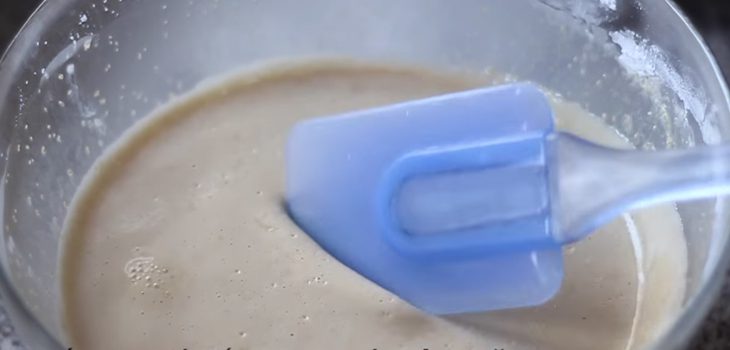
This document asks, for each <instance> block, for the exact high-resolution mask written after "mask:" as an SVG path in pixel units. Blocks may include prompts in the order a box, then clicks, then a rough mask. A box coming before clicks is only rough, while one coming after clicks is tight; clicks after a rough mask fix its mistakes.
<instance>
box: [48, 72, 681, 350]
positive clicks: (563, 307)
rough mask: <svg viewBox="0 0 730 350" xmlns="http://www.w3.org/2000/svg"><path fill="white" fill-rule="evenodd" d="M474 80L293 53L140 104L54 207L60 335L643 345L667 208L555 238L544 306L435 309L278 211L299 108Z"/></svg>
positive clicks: (420, 344)
mask: <svg viewBox="0 0 730 350" xmlns="http://www.w3.org/2000/svg"><path fill="white" fill-rule="evenodd" d="M485 81H486V82H487V83H494V81H495V78H493V77H478V78H474V77H472V78H470V79H466V78H464V77H461V76H456V75H446V74H436V73H428V72H425V71H420V70H416V69H406V68H402V67H400V68H398V67H389V66H380V65H368V64H363V63H353V62H346V61H311V62H301V63H298V64H288V65H279V66H276V67H271V68H268V69H261V70H257V71H255V72H249V73H246V74H242V75H240V76H237V77H235V78H233V79H230V80H229V81H227V82H225V83H221V84H218V85H214V86H212V87H209V88H207V89H202V90H200V91H199V92H197V93H195V94H193V95H192V96H189V97H186V98H184V99H181V100H180V101H179V102H178V103H176V104H174V105H172V106H170V107H167V108H165V109H164V110H163V111H161V112H160V113H157V114H156V115H154V116H152V117H150V118H147V120H146V121H145V122H143V123H142V124H141V125H139V126H138V127H136V128H134V129H135V130H133V131H130V133H129V134H128V135H127V136H126V137H125V138H124V139H123V140H122V141H120V142H119V143H117V145H116V146H115V147H114V148H113V149H112V150H111V151H109V152H108V154H107V155H106V156H105V157H103V158H102V159H101V160H100V161H99V162H98V163H97V165H96V166H95V167H94V170H93V171H92V172H91V173H90V174H89V175H88V176H87V177H86V179H85V185H84V189H83V190H82V191H81V192H80V194H79V195H78V196H77V198H76V199H75V201H74V204H73V211H72V215H71V216H70V217H69V218H68V220H67V222H66V233H65V245H64V252H63V253H64V254H63V258H62V259H63V261H62V263H61V266H62V276H63V277H62V281H63V299H64V300H63V306H64V308H65V310H64V325H65V327H66V331H67V336H68V338H69V342H70V344H69V345H70V346H73V347H74V349H81V350H84V349H86V350H90V349H91V350H95V349H110V350H113V349H121V350H126V349H189V350H194V349H221V350H224V349H227V348H230V349H379V350H387V349H418V350H420V349H432V350H433V349H509V350H516V349H537V348H540V349H587V348H591V349H625V348H631V347H634V346H639V345H643V344H645V343H646V341H647V340H648V339H651V338H652V337H654V336H655V334H656V333H657V332H659V331H661V329H662V325H663V324H664V323H665V321H666V320H667V319H670V317H671V316H673V315H674V313H675V312H676V311H677V310H678V309H679V306H680V303H681V301H682V298H683V296H684V284H685V280H684V278H685V270H686V252H685V249H686V247H685V241H684V238H683V233H682V226H681V222H680V219H679V216H678V214H677V213H676V211H675V210H674V208H673V207H672V206H665V207H658V208H654V209H651V210H647V211H643V212H641V213H637V214H635V215H633V216H632V217H628V216H627V217H626V220H617V221H615V222H613V223H612V224H610V225H608V226H606V227H604V228H603V229H601V230H600V232H598V233H596V234H594V235H592V236H591V237H590V238H589V239H587V240H585V241H583V242H581V243H579V244H577V245H575V246H573V247H568V248H566V250H565V257H566V273H565V274H566V280H565V281H564V283H563V287H562V289H561V291H560V293H559V295H558V296H557V297H556V298H555V299H554V300H552V301H551V302H549V303H548V304H546V305H543V306H540V307H535V308H527V309H521V310H506V311H500V312H494V313H487V314H477V315H462V316H452V317H447V318H437V317H433V316H429V315H426V314H424V313H421V312H420V311H418V310H416V309H414V308H412V307H411V306H409V305H407V304H405V303H404V302H402V301H400V300H398V299H397V298H396V297H394V296H393V295H391V294H390V293H388V292H386V291H384V290H382V289H381V288H379V287H378V286H376V285H374V284H372V283H371V282H369V281H368V280H366V279H364V278H362V277H360V276H359V275H357V274H356V273H354V272H353V271H351V270H349V269H348V268H347V267H345V266H343V265H342V264H340V263H338V262H337V261H336V260H334V259H333V258H331V257H330V256H329V255H328V254H327V253H326V252H325V251H323V250H322V249H321V248H319V247H318V246H317V245H316V244H315V243H314V242H313V241H312V240H310V239H309V238H308V236H307V235H306V234H304V233H303V232H302V231H301V230H300V229H299V228H298V227H297V226H296V225H294V224H293V223H292V221H291V220H290V219H289V218H288V217H287V215H286V213H285V212H284V210H283V209H282V198H283V184H284V179H283V177H284V160H283V156H284V154H283V150H284V143H285V139H286V136H287V133H288V131H289V129H290V127H291V126H292V124H293V123H295V122H296V121H298V120H302V119H304V118H308V117H314V116H321V115H329V114H336V113H340V112H345V111H349V110H353V109H361V108H365V107H371V106H376V105H383V104H388V103H393V102H398V101H403V100H408V99H414V98H421V97H426V96H431V95H436V94H442V93H446V92H451V91H458V90H464V89H468V88H471V87H476V86H483V85H484V82H485ZM553 102H554V103H553V104H554V108H555V113H556V115H557V117H558V122H559V125H560V127H561V128H563V129H567V130H569V131H572V132H574V133H577V134H579V135H582V136H584V137H586V138H589V139H592V140H594V141H597V142H600V143H604V144H609V145H614V146H619V147H626V145H627V144H626V142H624V141H623V140H622V139H621V138H620V137H619V136H618V134H617V133H616V132H615V131H614V130H613V129H610V128H608V127H607V126H605V125H603V124H602V122H601V121H600V120H599V119H598V118H596V117H593V116H591V115H589V114H588V113H586V112H585V111H583V110H581V109H580V108H578V107H577V106H575V105H573V104H570V103H566V102H562V101H559V100H558V99H554V101H553ZM597 190H600V189H597ZM630 231H631V232H633V234H631V233H630ZM635 247H636V248H637V250H636V254H635V250H634V248H635Z"/></svg>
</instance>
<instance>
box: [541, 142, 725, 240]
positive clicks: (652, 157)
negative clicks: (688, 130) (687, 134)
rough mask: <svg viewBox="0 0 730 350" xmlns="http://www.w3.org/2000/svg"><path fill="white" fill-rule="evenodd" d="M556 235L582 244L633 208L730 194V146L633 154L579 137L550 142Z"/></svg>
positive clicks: (633, 152) (554, 228)
mask: <svg viewBox="0 0 730 350" xmlns="http://www.w3.org/2000/svg"><path fill="white" fill-rule="evenodd" d="M549 142H550V149H551V150H550V152H549V154H550V155H551V157H553V158H551V159H549V160H548V162H549V164H551V165H550V169H556V170H553V171H552V172H551V174H550V181H551V191H552V193H551V198H552V201H553V202H552V203H551V205H552V211H553V215H552V217H553V222H552V225H553V232H554V236H555V238H556V240H558V241H560V242H563V243H568V242H573V241H576V240H579V239H581V238H583V237H584V236H585V235H587V234H589V233H590V232H592V231H593V230H595V229H596V228H598V227H599V226H600V225H603V224H605V223H607V222H608V221H610V220H611V219H613V218H615V217H616V216H618V215H620V214H621V213H624V212H626V211H629V210H631V209H636V208H641V207H645V206H649V205H652V204H657V203H660V202H671V201H680V200H688V199H697V198H707V197H713V196H717V195H722V194H728V193H730V146H728V145H722V146H702V147H696V148H691V149H685V150H667V151H655V152H649V151H635V150H617V149H610V148H606V147H602V146H599V145H596V144H593V143H590V142H588V141H586V140H583V139H581V138H578V137H576V136H573V135H570V134H566V133H556V134H554V135H552V136H551V139H550V141H549Z"/></svg>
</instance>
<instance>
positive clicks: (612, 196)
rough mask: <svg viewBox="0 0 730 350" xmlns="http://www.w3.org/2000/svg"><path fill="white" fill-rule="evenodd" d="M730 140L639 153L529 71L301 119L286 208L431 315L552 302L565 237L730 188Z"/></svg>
mask: <svg viewBox="0 0 730 350" xmlns="http://www.w3.org/2000/svg"><path fill="white" fill-rule="evenodd" d="M728 159H730V148H729V147H705V148H695V149H690V150H682V151H662V152H641V151H627V150H616V149H609V148H605V147H602V146H599V145H596V144H593V143H591V142H588V141H586V140H583V139H580V138H578V137H576V136H574V135H571V134H567V133H562V132H558V131H556V130H555V124H554V118H553V114H552V111H551V108H550V105H549V104H548V101H547V99H546V97H545V96H544V95H543V94H542V93H541V92H540V91H539V90H538V89H537V88H536V87H535V86H533V85H531V84H527V83H521V84H513V85H506V86H500V87H494V88H485V89H477V90H471V91H466V92H461V93H455V94H450V95H443V96H438V97H433V98H428V99H424V100H418V101H411V102H406V103H401V104H396V105H392V106H387V107H382V108H375V109H371V110H365V111H358V112H352V113H348V114H344V115H340V116H333V117H325V118H320V119H313V120H308V121H304V122H301V123H299V124H297V125H296V126H295V128H294V129H293V130H292V132H291V134H290V136H289V143H288V149H287V193H286V196H287V198H286V199H287V206H288V210H289V212H290V215H291V216H292V218H293V219H294V220H295V221H296V222H297V224H298V225H300V227H302V228H303V229H304V231H305V232H307V233H308V234H309V235H310V236H311V237H312V238H313V239H315V240H316V241H317V242H318V243H319V244H320V245H321V246H322V247H323V248H325V249H326V250H327V251H329V252H330V253H331V254H332V255H333V256H335V257H336V258H337V259H339V260H340V261H341V262H343V263H345V264H346V265H348V266H349V267H351V268H352V269H354V270H355V271H357V272H358V273H360V274H361V275H363V276H365V277H367V278H368V279H370V280H371V281H373V282H375V283H377V284H379V285H380V286H382V287H384V288H386V289H388V290H390V291H391V292H393V293H394V294H396V295H398V296H399V297H401V298H402V299H404V300H406V301H408V302H410V303H411V304H413V305H415V306H416V307H418V308H420V309H422V310H424V311H427V312H430V313H434V314H452V313H463V312H477V311H488V310H497V309H506V308H516V307H523V306H532V305H538V304H541V303H544V302H545V301H547V300H549V299H550V298H551V297H552V296H554V295H555V293H556V292H557V291H558V290H559V288H560V284H561V281H562V278H563V258H562V253H561V246H562V245H564V244H568V243H572V242H575V241H578V240H580V239H581V238H584V237H586V236H587V235H588V234H590V233H591V232H592V231H593V230H594V229H596V228H597V227H599V226H600V225H602V224H604V223H607V222H608V221H609V220H611V219H613V218H615V217H616V216H617V215H619V214H621V213H623V212H625V211H627V210H630V209H633V208H637V207H641V206H645V205H649V204H653V203H657V202H664V201H674V200H682V199H691V198H698V197H705V196H714V195H717V194H719V193H728V192H730V169H728V168H727V164H728V162H727V160H728Z"/></svg>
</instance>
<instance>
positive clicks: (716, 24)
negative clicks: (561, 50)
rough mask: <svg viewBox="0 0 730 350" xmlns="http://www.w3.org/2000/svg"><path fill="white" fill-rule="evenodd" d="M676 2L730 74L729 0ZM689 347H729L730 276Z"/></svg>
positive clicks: (0, 33)
mask: <svg viewBox="0 0 730 350" xmlns="http://www.w3.org/2000/svg"><path fill="white" fill-rule="evenodd" d="M586 1H597V0H586ZM656 1H661V0H656ZM39 2H40V1H38V0H0V51H2V50H4V48H5V46H6V44H7V43H8V42H9V41H10V40H11V39H12V37H13V36H14V35H15V32H16V31H17V30H18V29H19V27H20V26H21V25H22V24H23V22H25V19H26V18H27V17H28V16H29V15H30V14H31V12H33V9H34V8H35V7H36V6H37V4H38V3H39ZM677 3H678V4H679V5H680V6H681V7H682V8H683V9H684V11H685V12H686V13H687V15H688V16H689V17H690V19H691V20H692V22H693V23H694V25H695V26H696V27H697V28H698V29H699V30H700V32H702V35H703V37H704V38H705V40H706V41H707V42H708V44H709V45H710V49H711V50H712V51H713V53H714V54H715V56H716V58H717V61H718V63H719V64H720V67H721V68H722V69H723V72H724V74H725V77H726V78H729V77H730V1H728V0H677ZM729 276H730V275H729ZM2 333H5V331H3V332H2ZM14 342H15V341H14ZM2 345H3V346H2V349H5V346H4V345H5V344H2ZM13 345H16V344H13ZM690 348H691V349H698V350H699V349H702V350H714V349H717V350H721V349H722V350H727V349H730V277H728V279H727V282H726V285H725V288H724V290H723V292H722V295H721V297H720V298H719V299H718V302H717V303H716V305H715V307H714V309H713V311H712V312H711V313H710V315H709V316H708V318H707V320H706V321H705V323H704V325H703V327H702V328H701V330H700V331H699V333H698V334H697V335H696V336H695V339H694V340H693V341H692V344H691V346H690Z"/></svg>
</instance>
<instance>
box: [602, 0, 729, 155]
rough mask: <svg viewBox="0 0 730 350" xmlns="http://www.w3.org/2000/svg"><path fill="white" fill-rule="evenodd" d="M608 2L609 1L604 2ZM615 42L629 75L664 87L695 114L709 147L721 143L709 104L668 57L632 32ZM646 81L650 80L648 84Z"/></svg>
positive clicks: (616, 34) (615, 34)
mask: <svg viewBox="0 0 730 350" xmlns="http://www.w3.org/2000/svg"><path fill="white" fill-rule="evenodd" d="M603 1H607V0H603ZM608 35H609V37H610V38H611V41H613V42H614V43H615V44H616V45H618V46H619V47H620V50H621V53H620V55H619V57H618V61H619V63H621V65H622V66H623V67H624V69H626V71H627V73H629V74H631V75H636V76H637V77H638V78H644V79H642V83H650V84H659V83H663V84H666V86H667V87H668V88H669V89H671V90H672V91H673V92H674V93H675V94H676V95H677V97H678V98H679V99H680V100H681V101H682V104H683V105H684V108H685V109H686V110H688V111H689V112H690V113H692V116H693V117H694V119H695V120H696V121H697V124H698V125H699V127H700V131H701V132H702V138H703V140H704V142H705V143H707V144H715V143H719V142H720V140H721V137H720V131H719V127H718V125H717V121H716V120H715V119H714V118H708V113H707V112H706V111H707V110H708V104H707V102H706V98H704V96H703V95H702V92H701V91H700V90H699V89H697V88H695V87H694V86H693V85H692V84H691V83H690V82H688V81H687V80H686V79H685V78H683V77H682V76H681V75H680V74H679V72H677V70H676V69H674V67H672V65H670V64H669V63H668V59H667V56H666V55H665V53H664V52H663V51H662V50H661V49H660V48H659V47H657V46H656V45H651V44H649V42H648V41H647V40H646V39H643V38H640V37H639V36H638V35H636V33H634V32H632V31H630V30H621V31H616V32H610V33H608ZM646 78H649V79H648V80H647V79H646Z"/></svg>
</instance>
